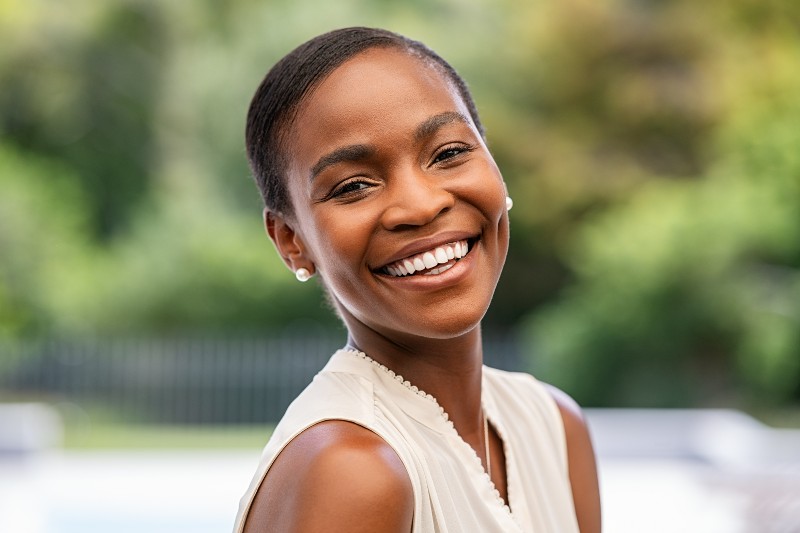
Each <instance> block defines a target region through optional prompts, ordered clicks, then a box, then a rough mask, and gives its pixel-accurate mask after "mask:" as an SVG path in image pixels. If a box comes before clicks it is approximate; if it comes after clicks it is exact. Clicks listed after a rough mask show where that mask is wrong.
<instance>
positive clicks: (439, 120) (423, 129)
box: [414, 111, 471, 141]
mask: <svg viewBox="0 0 800 533" xmlns="http://www.w3.org/2000/svg"><path fill="white" fill-rule="evenodd" d="M453 122H463V123H464V124H466V125H467V126H469V125H470V124H471V122H470V120H469V119H468V118H467V117H465V116H464V115H462V114H461V113H457V112H455V111H445V112H444V113H439V114H438V115H433V116H432V117H430V118H428V119H426V120H425V121H424V122H423V123H422V124H420V125H419V126H417V129H416V130H415V131H414V140H415V141H421V140H422V139H424V138H425V137H428V136H430V135H432V134H434V133H436V131H437V130H438V129H439V128H441V127H442V126H446V125H448V124H452V123H453Z"/></svg>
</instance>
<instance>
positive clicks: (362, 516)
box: [245, 48, 599, 533]
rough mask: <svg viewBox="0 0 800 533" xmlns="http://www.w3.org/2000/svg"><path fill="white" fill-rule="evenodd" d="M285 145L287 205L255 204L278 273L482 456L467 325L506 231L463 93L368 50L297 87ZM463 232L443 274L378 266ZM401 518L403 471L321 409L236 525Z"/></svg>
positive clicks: (494, 180) (326, 525)
mask: <svg viewBox="0 0 800 533" xmlns="http://www.w3.org/2000/svg"><path fill="white" fill-rule="evenodd" d="M286 142H287V153H288V154H291V157H290V160H289V162H288V163H289V164H288V172H287V186H288V189H289V193H290V198H291V201H292V205H293V207H294V216H292V217H284V216H281V215H279V214H275V213H268V212H266V213H265V224H266V228H267V232H268V234H269V236H270V238H271V239H272V240H273V242H274V243H275V246H276V248H277V250H278V252H279V254H280V255H281V257H282V258H283V259H284V261H285V262H286V264H287V266H289V268H290V269H292V270H293V271H294V270H297V269H298V268H301V267H302V268H306V269H308V270H309V271H310V272H312V273H316V274H317V275H318V276H319V277H320V279H321V281H322V282H323V283H324V285H325V288H326V289H327V291H328V292H329V294H330V295H331V298H332V300H333V301H334V303H335V305H336V307H337V310H338V311H339V314H340V315H341V317H342V319H343V320H344V322H345V324H346V326H347V329H348V332H349V339H348V342H349V344H351V345H352V346H355V347H357V348H358V349H361V350H363V351H364V352H366V353H368V354H369V355H370V356H371V357H372V358H373V359H375V360H376V361H378V362H379V363H382V364H384V365H386V366H387V367H388V368H391V369H392V370H394V371H395V372H397V373H398V374H401V375H403V376H404V377H405V378H406V379H408V380H409V381H411V382H412V383H414V384H415V385H417V386H418V387H419V388H420V389H422V390H425V391H426V392H428V393H430V394H432V395H433V396H435V397H436V398H437V401H438V402H439V404H440V405H441V406H442V407H443V408H444V409H445V411H447V413H448V414H449V417H450V419H451V420H452V421H453V424H454V426H455V428H456V430H457V431H458V433H459V435H461V437H462V439H464V441H465V442H467V443H468V444H469V445H470V446H472V448H473V449H474V450H475V451H476V453H477V454H478V456H479V457H480V458H481V459H482V460H483V461H484V464H486V461H485V459H486V458H485V456H484V455H485V452H484V438H483V437H484V435H483V419H482V415H481V407H480V406H481V367H482V366H481V365H482V361H483V353H482V347H481V336H480V326H479V325H480V321H481V319H482V318H483V315H484V314H485V313H486V310H487V309H488V306H489V303H490V302H491V299H492V295H493V293H494V289H495V286H496V284H497V280H498V279H499V276H500V273H501V271H502V268H503V263H504V261H505V257H506V253H507V251H508V229H509V228H508V215H507V212H506V208H505V197H506V188H505V184H504V182H503V179H502V176H501V174H500V171H499V170H498V168H497V166H496V164H495V162H494V159H493V158H492V156H491V154H490V153H489V150H488V149H487V148H486V145H485V143H484V141H483V139H482V138H481V136H480V134H479V133H478V131H477V129H476V127H475V125H474V124H473V123H472V121H471V120H470V119H469V113H468V111H467V109H466V107H465V105H464V103H463V101H462V100H461V99H460V97H459V96H458V93H457V92H456V91H455V90H454V88H453V87H452V86H451V84H450V83H449V82H448V81H447V79H446V78H445V77H444V76H442V75H441V73H440V72H439V71H438V70H436V69H435V68H434V67H431V66H429V65H427V64H425V63H423V62H422V61H420V60H419V59H418V58H416V57H413V56H411V55H409V54H407V53H405V52H402V51H399V50H396V49H392V48H388V49H387V48H373V49H369V50H367V51H365V52H362V53H360V54H358V55H356V56H355V57H353V58H351V59H350V60H348V61H347V62H345V63H344V64H342V65H341V66H340V67H338V68H337V69H336V70H334V71H333V73H331V74H330V76H328V77H327V78H326V79H325V80H324V81H323V82H322V83H321V84H320V85H319V86H318V87H317V88H316V89H315V90H314V91H313V92H312V93H311V94H310V95H309V96H307V97H306V99H305V100H304V101H303V103H302V104H301V106H300V108H299V111H298V114H297V117H296V120H295V121H294V122H293V123H292V125H291V126H290V128H289V130H287V131H286ZM462 239H469V240H470V243H471V248H470V252H469V254H468V255H467V256H466V257H464V258H463V259H461V260H460V261H458V262H456V263H455V265H454V266H453V267H452V268H451V269H450V270H448V271H447V272H444V273H442V274H439V275H436V276H413V277H408V278H397V277H393V276H390V275H388V274H386V273H385V271H383V268H382V267H384V266H386V265H387V264H389V263H390V262H392V261H396V260H398V259H401V258H404V257H407V256H410V255H412V254H414V253H418V252H423V251H427V250H430V249H432V248H434V247H436V246H439V245H443V244H447V243H450V242H453V241H457V240H462ZM557 399H558V402H559V405H567V406H571V405H573V404H570V403H569V402H566V401H565V400H564V398H562V397H557ZM574 412H575V411H574V410H573V409H572V408H571V407H570V408H569V409H566V410H565V409H564V408H562V415H563V416H565V428H566V429H567V438H568V450H569V457H570V477H571V479H572V481H573V488H574V489H575V490H577V492H576V504H579V505H580V506H581V509H578V516H579V520H580V523H581V528H582V529H581V531H582V533H593V532H596V531H599V512H598V514H597V518H596V519H595V511H594V509H595V508H596V509H599V504H596V503H595V502H597V501H598V497H597V491H596V473H594V462H593V461H594V458H593V454H592V450H591V442H590V441H589V439H588V432H587V431H586V427H585V424H583V421H582V419H581V418H580V416H579V414H578V415H576V416H573V414H574ZM490 453H491V455H492V472H491V475H492V479H493V481H494V483H495V485H496V486H497V487H498V489H499V490H500V492H501V495H502V496H503V497H504V498H505V495H506V480H505V458H504V456H503V446H502V441H501V440H500V438H499V436H498V435H497V434H496V433H495V432H494V431H493V430H491V431H490ZM573 454H574V460H575V464H574V466H573V464H572V461H573ZM587 454H588V455H587ZM590 459H591V460H590ZM589 470H592V471H591V472H589ZM592 480H594V487H595V488H594V489H592ZM309 502H313V505H311V504H310V503H309ZM412 514H413V493H412V490H411V486H410V480H409V478H408V475H407V473H406V471H405V468H404V467H403V465H402V464H401V462H400V459H399V458H398V457H397V455H396V454H395V453H394V451H393V450H392V449H391V448H390V447H389V446H388V445H387V444H386V443H385V442H384V441H383V440H382V439H380V438H379V437H377V436H376V435H374V434H372V433H371V432H370V431H368V430H367V429H365V428H363V427H360V426H357V425H354V424H351V423H348V422H343V421H329V422H323V423H320V424H317V425H315V426H313V427H311V428H309V429H307V430H305V431H304V432H303V433H301V434H300V435H299V436H298V437H296V438H295V439H293V440H292V442H290V443H289V444H288V445H287V446H286V448H285V449H284V450H283V451H282V452H281V453H280V455H279V456H278V458H277V459H276V462H275V464H274V465H273V467H272V468H271V469H270V470H269V472H268V474H267V476H266V477H265V479H264V481H263V483H262V485H261V487H260V489H259V491H258V493H257V495H256V498H255V500H254V503H253V505H252V507H251V510H250V513H249V515H248V519H247V522H246V525H245V531H247V532H256V531H258V532H262V531H281V532H283V531H292V532H312V531H313V532H316V531H326V532H336V531H348V532H352V531H387V532H391V531H405V532H407V531H410V528H411V520H412Z"/></svg>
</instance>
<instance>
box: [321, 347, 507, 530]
mask: <svg viewBox="0 0 800 533" xmlns="http://www.w3.org/2000/svg"><path fill="white" fill-rule="evenodd" d="M337 354H343V355H345V354H346V355H350V356H351V358H350V360H360V361H361V362H364V363H367V364H369V366H368V367H366V368H372V369H373V370H374V371H375V374H374V375H376V376H378V377H379V378H380V377H383V378H384V379H383V380H382V381H383V382H384V383H386V384H387V385H386V386H387V387H391V388H393V389H395V390H398V391H405V392H402V393H400V397H402V398H407V399H408V401H406V402H403V403H402V404H400V405H399V407H400V408H401V409H403V410H404V411H406V413H407V414H408V415H409V416H411V417H412V418H414V419H416V420H418V421H419V422H421V423H423V424H424V425H425V426H427V427H429V428H430V429H433V430H434V431H437V432H439V433H444V434H446V435H448V437H449V438H450V439H451V440H452V441H453V442H454V448H455V449H456V450H458V453H459V455H460V456H461V457H462V459H463V463H464V464H465V465H466V466H467V468H468V470H469V471H470V472H471V473H472V475H471V477H472V478H473V479H474V480H475V488H476V490H478V491H479V492H485V493H487V496H489V495H490V496H491V497H489V498H488V499H490V500H492V501H493V507H494V509H495V511H497V512H499V513H501V514H502V515H505V516H506V518H509V519H511V520H512V521H513V522H514V523H515V524H517V525H518V526H519V522H518V521H517V518H516V516H515V515H514V513H513V512H512V510H511V509H512V508H511V503H512V490H511V481H510V480H511V478H512V474H511V472H512V470H513V461H514V459H513V457H511V455H510V449H509V446H508V445H507V442H508V441H507V437H506V431H505V428H504V427H503V424H502V421H501V420H500V417H499V414H498V412H497V409H496V407H495V405H494V399H493V398H492V396H491V393H490V392H488V391H487V386H486V385H487V382H486V378H485V375H484V376H483V377H482V379H481V406H482V408H483V409H484V413H485V414H486V417H487V419H488V421H489V424H490V425H491V426H492V427H493V428H494V429H495V431H496V432H497V435H498V437H499V438H500V441H501V443H502V446H503V455H504V456H505V457H504V458H505V461H504V462H505V469H506V496H507V501H506V500H503V497H502V495H501V494H500V491H499V490H498V489H497V486H496V485H495V484H494V481H493V480H492V478H491V476H490V475H489V473H488V472H486V469H485V468H484V466H483V462H482V461H481V459H480V457H479V456H478V454H477V453H476V452H475V450H474V449H473V448H472V446H470V445H469V444H468V443H467V442H466V441H465V440H464V439H463V438H462V437H461V435H460V434H459V433H458V431H457V430H456V428H455V426H454V425H453V421H452V420H450V416H449V415H448V413H447V412H446V411H445V410H444V408H443V407H442V406H441V405H440V404H439V402H438V401H437V400H436V398H435V397H434V396H433V395H431V394H428V393H427V392H425V391H423V390H422V389H420V388H419V387H417V386H415V385H413V384H412V383H411V382H410V381H408V380H406V379H405V378H403V376H401V375H400V374H397V373H396V372H394V371H393V370H391V369H390V368H387V367H386V366H385V365H383V364H381V363H379V362H377V361H375V360H374V359H372V358H371V357H370V356H369V355H367V354H365V353H364V352H361V351H359V350H354V349H351V348H344V349H341V350H339V352H337ZM334 359H336V355H335V356H334V358H332V360H331V363H329V366H330V367H331V368H330V369H331V370H334V371H335V370H336V368H337V367H338V364H333V363H334ZM347 366H348V367H349V368H350V369H351V370H356V369H362V367H361V366H360V365H359V366H357V367H355V368H354V367H351V366H349V365H347ZM484 368H485V367H484ZM409 393H412V394H409ZM477 478H480V479H477Z"/></svg>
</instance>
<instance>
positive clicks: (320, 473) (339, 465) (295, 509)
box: [244, 420, 414, 533]
mask: <svg viewBox="0 0 800 533" xmlns="http://www.w3.org/2000/svg"><path fill="white" fill-rule="evenodd" d="M413 511H414V495H413V489H412V487H411V480H410V479H409V477H408V472H407V471H406V469H405V466H404V465H403V463H402V461H401V460H400V457H398V455H397V453H396V452H395V451H394V449H393V448H392V447H391V446H389V445H388V444H387V443H386V441H384V440H383V439H382V438H381V437H379V436H378V435H376V434H375V433H373V432H372V431H370V430H368V429H366V428H364V427H362V426H359V425H357V424H354V423H351V422H345V421H342V420H330V421H326V422H321V423H319V424H316V425H314V426H311V427H310V428H308V429H306V430H305V431H303V432H302V433H300V434H299V435H298V436H297V437H295V438H294V439H293V440H292V441H291V442H290V443H289V444H287V445H286V447H285V448H284V449H283V450H282V451H281V453H280V454H279V455H278V457H277V458H276V459H275V462H274V463H273V465H272V466H271V468H270V470H269V472H268V473H267V475H266V477H265V478H264V480H263V481H262V483H261V486H260V487H259V489H258V492H257V493H256V496H255V498H254V500H253V504H252V505H251V507H250V511H249V513H248V516H247V520H246V522H245V528H244V531H245V533H256V532H258V533H263V532H272V531H293V532H298V533H301V532H312V531H314V532H317V531H326V532H332V533H335V532H338V531H342V532H344V531H347V532H355V533H358V532H368V531H386V532H403V533H408V532H409V531H411V521H412V518H413Z"/></svg>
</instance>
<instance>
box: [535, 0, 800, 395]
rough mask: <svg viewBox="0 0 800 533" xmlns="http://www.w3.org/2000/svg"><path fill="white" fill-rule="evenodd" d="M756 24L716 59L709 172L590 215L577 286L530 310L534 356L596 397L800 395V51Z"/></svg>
mask: <svg viewBox="0 0 800 533" xmlns="http://www.w3.org/2000/svg"><path fill="white" fill-rule="evenodd" d="M743 5H745V6H747V3H743ZM731 20H734V21H737V23H742V19H739V18H736V17H733V18H732V19H731ZM773 20H775V19H773ZM746 24H747V25H748V26H747V28H740V30H741V31H736V32H731V31H730V28H728V32H729V33H731V34H733V35H738V36H739V38H740V39H744V40H746V41H747V42H748V43H751V44H756V43H757V44H758V46H753V47H751V48H750V49H749V51H748V52H747V53H745V52H744V50H745V47H744V44H743V43H737V42H736V41H728V42H726V43H725V45H724V46H722V47H721V48H719V49H718V53H717V54H715V57H716V58H717V62H718V63H717V65H716V67H715V71H717V72H718V73H719V75H720V78H718V79H717V80H716V81H715V84H714V87H715V88H716V90H715V93H716V94H718V95H720V96H723V97H724V98H726V99H728V101H727V102H724V103H725V104H726V105H725V108H726V109H727V112H726V113H725V115H724V117H723V119H722V120H721V121H720V124H719V125H718V127H717V130H716V134H715V136H714V137H713V139H716V142H715V144H714V153H715V158H714V162H713V164H712V165H711V166H710V169H709V171H708V172H707V176H708V177H707V178H704V179H702V180H699V181H693V182H678V183H670V182H661V183H658V182H655V183H652V184H649V185H647V186H646V187H642V188H641V189H640V190H639V191H637V192H636V193H633V194H631V195H630V196H629V198H628V199H626V200H625V201H624V202H618V203H617V204H616V205H615V206H614V207H612V208H610V209H608V210H606V211H605V212H603V213H601V214H597V215H595V216H592V217H589V218H588V219H587V220H586V221H585V222H584V224H583V225H582V227H581V230H580V231H579V232H578V234H577V237H576V238H575V239H574V240H573V241H572V244H571V246H570V247H569V248H568V250H567V251H566V252H565V257H566V258H567V261H568V262H569V264H570V265H571V267H572V270H573V271H574V272H575V274H576V278H577V279H576V282H575V283H574V284H573V285H572V286H571V287H570V288H569V289H568V290H567V291H565V293H564V296H563V298H562V299H560V300H559V301H557V302H555V303H553V304H552V305H550V306H549V307H548V308H546V309H543V310H539V311H538V312H536V313H533V315H532V316H531V319H530V323H529V325H528V333H529V338H530V343H531V344H530V350H531V358H532V359H531V360H532V364H533V365H534V367H535V368H536V369H537V371H538V373H539V374H540V375H541V376H542V377H544V378H545V379H552V380H553V381H555V382H557V383H559V384H561V385H562V386H564V387H566V388H567V389H568V390H570V391H571V392H573V393H575V395H576V396H577V397H578V398H579V399H581V400H582V401H584V402H586V403H589V404H595V405H691V404H695V403H701V402H702V403H710V402H713V401H715V400H716V401H720V399H724V400H726V401H727V403H728V404H730V403H731V402H735V401H738V402H740V403H742V404H746V403H749V404H753V403H755V404H759V403H761V404H767V405H769V404H772V403H776V402H786V401H789V400H791V399H792V398H794V399H795V400H796V399H798V397H799V396H800V385H799V384H800V150H798V149H797V147H798V146H800V130H798V129H797V124H798V123H800V101H798V99H797V96H796V95H797V94H800V72H798V70H797V69H796V68H794V66H796V65H797V64H800V63H798V61H800V46H798V37H797V35H796V34H795V33H794V32H793V31H792V30H791V29H790V28H789V27H787V26H784V25H783V24H782V23H778V24H776V25H775V26H761V25H759V26H758V28H757V29H754V28H751V27H750V22H749V21H747V22H746ZM781 28H783V29H784V31H781ZM751 32H753V33H755V34H756V35H757V36H759V38H758V39H756V38H755V37H754V35H753V34H752V33H751ZM762 32H763V33H762ZM743 54H745V55H744V56H743ZM746 54H751V55H752V57H746ZM765 58H768V59H767V60H766V61H765V60H764V59H765Z"/></svg>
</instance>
